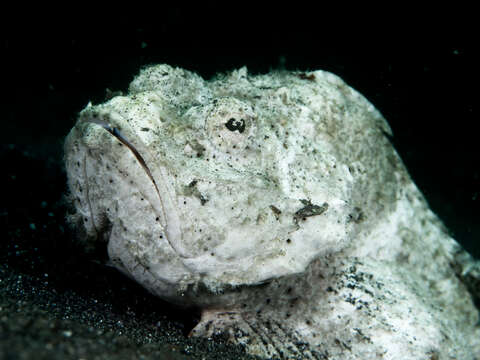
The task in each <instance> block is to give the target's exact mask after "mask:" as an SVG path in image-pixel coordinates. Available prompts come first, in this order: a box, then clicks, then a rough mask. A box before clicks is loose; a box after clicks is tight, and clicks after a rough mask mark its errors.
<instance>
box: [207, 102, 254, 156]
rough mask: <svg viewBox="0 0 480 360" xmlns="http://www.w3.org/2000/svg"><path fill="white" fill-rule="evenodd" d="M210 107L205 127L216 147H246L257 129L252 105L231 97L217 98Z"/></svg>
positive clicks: (223, 148) (224, 148) (225, 149)
mask: <svg viewBox="0 0 480 360" xmlns="http://www.w3.org/2000/svg"><path fill="white" fill-rule="evenodd" d="M208 107H209V109H208V112H207V118H206V122H205V127H206V131H207V133H208V135H209V138H210V141H211V142H212V143H213V144H214V145H215V147H217V148H219V149H221V150H224V151H227V150H229V149H231V148H234V149H243V148H245V147H246V146H247V143H248V141H249V137H250V136H251V135H252V134H253V133H254V130H255V120H256V114H255V112H254V110H253V108H252V106H251V105H249V104H247V103H245V102H242V101H240V100H238V99H235V98H231V97H229V98H221V99H216V100H214V101H213V102H212V103H210V104H209V105H208Z"/></svg>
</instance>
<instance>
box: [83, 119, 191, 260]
mask: <svg viewBox="0 0 480 360" xmlns="http://www.w3.org/2000/svg"><path fill="white" fill-rule="evenodd" d="M84 122H85V123H91V124H95V125H98V126H100V127H102V128H103V129H104V130H105V131H107V132H108V133H109V134H110V135H111V136H113V137H114V138H116V139H117V140H118V141H119V143H121V144H122V145H124V146H125V147H126V148H127V149H128V150H129V151H130V152H131V153H132V155H133V156H134V157H135V159H136V160H137V162H138V163H139V165H140V166H141V168H142V169H143V171H144V172H145V174H146V176H147V177H148V179H149V180H150V181H151V183H152V185H153V187H154V189H155V193H156V195H157V198H158V203H157V204H158V206H154V209H156V212H158V215H159V221H160V224H161V226H162V227H163V228H164V231H165V236H164V238H165V240H166V241H167V242H168V244H169V245H170V247H171V248H172V250H174V251H175V252H176V254H177V255H178V256H179V257H180V258H184V259H186V258H189V257H191V254H189V252H188V251H187V249H186V248H185V247H184V246H183V234H182V231H181V227H180V221H179V219H178V214H177V210H176V208H175V206H174V203H173V199H171V198H170V196H168V194H169V193H171V191H172V189H170V188H168V184H167V181H165V180H162V179H166V178H167V177H168V175H167V170H166V169H163V168H162V167H161V166H157V167H156V168H155V169H152V168H150V167H149V166H148V163H153V162H152V161H153V159H154V158H153V156H152V155H151V154H150V153H149V152H148V150H147V149H146V147H145V146H144V144H142V143H140V144H139V145H134V143H133V141H131V139H129V138H128V136H126V135H125V134H124V133H122V132H121V131H120V129H119V128H118V127H115V126H114V125H112V124H110V123H108V122H107V121H104V120H100V119H98V117H88V118H85V120H84ZM159 169H160V170H159ZM155 172H160V174H158V173H157V174H156V173H155ZM156 178H157V179H160V180H159V181H156V180H155V179H156ZM152 206H153V204H152Z"/></svg>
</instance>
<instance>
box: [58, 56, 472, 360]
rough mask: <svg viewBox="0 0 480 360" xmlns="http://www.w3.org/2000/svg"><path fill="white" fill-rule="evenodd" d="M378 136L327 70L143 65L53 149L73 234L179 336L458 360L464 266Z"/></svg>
mask: <svg viewBox="0 0 480 360" xmlns="http://www.w3.org/2000/svg"><path fill="white" fill-rule="evenodd" d="M389 136H391V132H390V129H389V127H388V125H387V123H386V121H385V120H384V119H383V117H382V116H381V114H380V113H379V112H378V111H377V110H376V109H375V108H374V107H373V106H372V105H371V104H370V103H369V102H368V101H367V100H366V99H364V98H363V97H362V96H361V95H360V94H359V93H357V92H356V91H355V90H353V89H351V88H350V87H348V86H347V85H346V84H345V83H344V82H343V81H342V80H341V79H340V78H338V77H336V76H335V75H333V74H330V73H327V72H323V71H315V72H309V73H295V72H277V73H271V74H267V75H261V76H255V77H250V76H248V74H247V71H246V69H245V68H243V69H240V70H237V71H234V72H232V73H230V74H228V75H226V76H218V77H217V78H215V79H214V80H212V81H210V82H205V81H203V79H201V78H200V77H199V76H197V75H195V74H193V73H190V72H188V71H185V70H182V69H174V68H171V67H169V66H167V65H159V66H154V67H151V68H147V69H145V70H144V71H143V72H142V73H141V74H140V75H139V76H138V77H137V78H136V79H135V80H134V81H133V82H132V84H131V86H130V93H129V94H128V95H127V96H121V97H116V98H113V99H112V100H110V101H109V102H107V103H105V104H103V105H98V106H89V107H87V108H86V109H85V110H84V111H82V113H81V114H80V118H79V121H78V123H77V125H76V126H75V128H74V129H73V130H72V131H71V133H70V135H69V136H68V138H67V141H66V145H65V149H66V164H67V172H68V175H69V188H70V191H71V199H72V202H73V203H74V204H75V207H76V209H77V212H76V213H75V214H74V215H72V217H71V221H72V223H74V224H76V225H77V229H78V230H79V235H80V238H83V239H84V240H85V241H86V242H87V243H89V242H91V241H94V240H100V241H107V242H108V250H109V256H110V258H111V261H112V264H113V265H114V266H116V267H117V268H118V269H120V270H121V271H123V272H124V273H126V274H127V275H129V276H131V277H132V278H134V279H135V280H137V281H138V282H139V283H141V284H142V285H143V286H144V287H146V288H147V289H148V290H150V291H151V292H152V293H154V294H156V295H159V296H161V297H163V298H165V299H167V300H169V301H172V302H175V303H178V304H183V305H187V306H193V305H195V306H198V307H200V308H203V310H204V311H203V314H202V321H201V322H200V324H199V325H197V327H196V328H195V329H194V330H193V331H192V334H194V335H202V336H206V337H208V336H211V335H212V334H215V333H217V332H221V333H228V334H229V336H230V339H231V340H233V341H234V342H236V343H239V344H242V345H244V346H245V347H246V350H247V351H248V352H251V353H253V354H258V355H261V356H265V357H271V356H275V357H288V358H290V357H298V358H330V359H366V358H377V357H383V358H388V359H397V358H402V359H418V358H422V357H428V356H430V357H434V358H435V357H436V358H438V359H443V358H445V359H447V358H449V357H458V358H462V359H469V358H474V356H479V351H480V350H479V346H480V345H479V343H478V338H479V336H480V331H479V329H478V325H477V323H478V313H477V310H476V308H475V306H474V304H473V301H472V297H471V295H470V293H469V291H472V294H473V296H478V287H477V288H476V289H475V287H474V286H472V285H471V284H472V283H475V281H478V280H475V279H476V275H475V274H478V264H476V263H474V262H473V261H472V260H471V259H470V258H469V257H468V255H466V254H465V253H464V252H463V251H462V250H461V249H460V247H459V246H458V245H457V244H456V242H455V241H454V240H453V239H452V238H450V237H449V236H448V235H447V233H446V231H445V230H444V229H443V226H442V224H441V223H440V221H439V220H438V219H437V218H436V216H435V215H434V214H433V213H432V212H431V211H430V210H429V209H428V206H427V204H426V202H425V200H424V199H423V196H422V195H421V193H420V192H419V191H418V189H417V188H416V187H415V185H414V184H413V183H412V181H411V180H410V178H409V176H408V173H407V172H406V170H405V168H404V166H403V164H402V162H401V160H400V159H399V157H398V155H397V154H396V152H395V151H394V149H393V147H392V146H391V144H390V142H389ZM472 278H473V280H472ZM278 319H283V320H281V321H280V322H279V321H278Z"/></svg>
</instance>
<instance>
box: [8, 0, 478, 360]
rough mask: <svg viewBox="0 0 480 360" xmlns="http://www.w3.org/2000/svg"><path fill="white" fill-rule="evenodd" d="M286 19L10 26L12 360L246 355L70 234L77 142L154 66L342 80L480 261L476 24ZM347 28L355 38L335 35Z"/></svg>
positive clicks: (206, 17)
mask: <svg viewBox="0 0 480 360" xmlns="http://www.w3.org/2000/svg"><path fill="white" fill-rule="evenodd" d="M290 10H291V14H288V12H289V11H290ZM467 12H468V11H467ZM282 15H283V17H282V18H280V17H279V14H278V13H276V12H272V11H270V10H267V11H260V12H256V11H254V10H252V11H247V12H245V14H244V15H242V16H239V15H237V16H236V17H232V15H231V13H227V15H226V14H225V13H224V12H219V11H218V10H216V9H213V8H212V7H209V6H207V5H205V6H202V7H198V8H194V9H191V8H190V7H189V8H188V10H187V9H186V7H185V6H183V7H182V6H171V7H169V8H165V9H163V11H162V14H161V18H159V19H158V20H157V21H155V22H140V23H139V24H135V23H133V22H131V21H127V22H121V21H119V22H118V23H116V24H115V25H108V26H107V25H105V24H104V25H105V26H102V25H99V21H98V20H99V19H98V18H95V19H92V18H89V17H88V16H85V17H84V18H83V19H82V20H81V21H80V22H78V23H75V24H73V26H66V24H68V22H69V21H68V20H69V19H68V18H67V19H66V20H65V19H64V20H63V21H62V22H61V23H56V22H53V23H52V22H49V21H45V22H43V20H42V21H39V22H35V23H34V24H29V26H25V25H24V23H22V24H20V25H19V24H16V25H15V26H11V27H9V28H8V30H5V31H4V35H5V36H4V37H3V38H2V40H1V43H0V53H1V55H2V56H1V62H2V64H1V65H2V68H1V71H2V78H1V80H2V85H1V88H2V95H1V108H0V109H1V112H0V124H1V128H0V144H1V145H0V164H1V166H2V171H1V173H0V178H1V182H0V197H1V198H0V199H1V200H0V241H1V243H0V359H3V358H8V359H16V358H31V357H33V356H34V355H35V357H36V358H59V359H60V358H69V357H72V358H73V357H81V356H86V357H87V358H99V359H100V358H102V359H103V358H112V357H113V358H119V359H120V358H122V359H123V358H125V359H127V358H128V359H130V358H132V359H134V358H138V357H139V356H140V355H142V356H144V357H145V358H155V357H157V358H159V357H160V358H161V357H162V356H163V358H172V359H174V358H175V359H176V358H184V357H187V356H190V357H193V358H197V357H198V358H201V357H202V356H208V358H220V359H223V358H238V357H239V356H241V355H239V353H238V351H239V350H238V349H235V348H231V347H229V346H227V345H224V341H223V339H215V340H214V341H202V340H192V339H188V338H187V337H186V335H187V334H188V332H189V330H190V329H191V328H192V326H193V325H194V324H195V322H196V321H198V313H196V312H195V311H183V310H182V311H180V310H178V309H176V308H174V307H172V306H170V305H168V304H165V303H163V302H162V301H160V300H158V299H155V298H153V297H152V296H150V295H149V294H147V293H146V292H145V291H143V290H142V289H141V288H140V287H138V286H136V285H135V284H134V283H132V282H130V281H128V280H126V279H125V278H124V277H123V276H121V275H119V274H117V273H116V272H115V271H114V270H112V269H111V268H108V267H106V266H105V265H103V263H102V262H101V261H99V260H98V256H97V254H83V252H82V251H81V248H80V247H79V246H78V244H76V243H75V242H74V241H72V238H71V234H70V232H69V230H68V228H67V227H66V226H65V222H64V214H65V211H66V208H65V204H64V203H63V200H62V194H63V193H64V191H65V172H64V169H63V165H62V143H63V139H64V137H65V135H66V134H67V133H68V131H69V129H70V128H71V127H72V126H73V125H74V123H75V119H76V116H77V113H78V112H79V111H80V110H81V109H82V108H84V107H85V106H86V105H87V103H88V102H89V101H92V102H93V103H99V102H102V101H103V100H104V99H105V89H106V88H108V89H110V90H112V91H115V90H122V91H125V90H126V89H127V87H128V84H129V82H130V81H131V80H132V79H133V77H134V76H135V74H137V73H138V71H139V69H140V68H141V67H142V66H144V65H147V64H155V63H162V62H165V63H168V64H170V65H174V66H179V67H184V68H186V69H189V70H193V71H197V72H198V73H200V75H202V76H203V77H204V78H206V79H208V78H210V77H211V76H212V75H213V74H215V73H216V72H224V71H229V70H232V69H236V68H239V67H241V66H243V65H246V66H247V67H248V70H249V72H251V73H264V72H268V71H269V70H270V69H277V68H282V67H284V68H286V69H289V70H302V71H306V70H315V69H323V70H328V71H331V72H333V73H335V74H337V75H339V76H340V77H342V78H343V79H344V80H345V81H346V82H347V83H348V84H349V85H351V86H352V87H354V88H355V89H357V90H358V91H359V92H360V93H362V94H363V95H365V96H366V97H367V98H368V99H369V100H370V101H371V102H372V103H373V104H374V105H375V106H376V107H377V108H378V109H379V110H380V111H381V112H382V113H383V115H384V116H385V118H386V119H387V120H388V122H389V124H390V125H391V127H392V129H393V133H394V138H393V143H394V145H395V147H396V149H397V151H398V152H399V154H400V156H401V157H402V159H403V160H404V162H405V164H406V167H407V168H408V170H409V172H410V174H411V176H412V177H413V179H414V181H415V183H416V184H417V185H418V187H419V188H420V189H421V191H422V192H423V194H424V195H425V197H426V198H427V200H428V202H429V204H430V206H431V208H432V209H433V211H434V212H435V213H437V214H438V216H439V217H440V218H441V219H442V220H443V221H444V223H445V224H446V226H447V227H448V229H449V230H450V232H451V234H452V236H453V237H454V238H455V239H457V241H458V242H459V243H461V244H462V245H463V246H464V247H465V248H466V249H467V250H468V251H469V252H470V253H472V254H473V255H475V256H476V257H477V258H480V242H479V240H480V222H479V221H478V220H479V219H480V165H479V161H478V157H479V151H478V141H477V138H478V134H479V133H478V131H477V126H476V125H477V122H478V115H479V114H478V100H477V97H478V90H477V88H476V87H477V86H478V80H479V78H478V70H477V66H478V63H479V61H478V60H479V58H478V56H477V54H476V43H474V42H469V41H468V36H467V35H468V34H469V33H470V32H469V28H468V26H467V27H466V28H463V27H462V28H461V29H460V30H459V28H458V27H456V26H455V25H453V24H452V23H451V22H449V21H438V22H434V23H426V24H424V25H425V27H422V28H421V30H420V29H419V28H413V29H412V27H411V24H412V23H411V20H412V19H411V18H404V19H403V21H402V22H399V23H398V25H397V23H395V25H393V26H390V27H386V26H385V24H388V22H389V19H388V18H384V19H383V22H382V23H378V22H376V23H375V24H374V26H373V29H372V30H370V31H366V32H363V31H362V30H363V25H362V21H360V22H359V25H356V26H352V27H349V28H347V29H346V23H347V21H345V20H344V19H343V20H342V18H339V20H338V22H337V23H336V24H335V26H334V27H325V26H323V27H322V26H321V24H322V17H317V16H314V15H312V14H309V11H308V10H306V9H287V11H286V12H285V13H283V14H282ZM286 15H289V17H286ZM335 16H338V14H337V15H335ZM452 16H454V15H452ZM291 18H294V19H295V21H291ZM283 19H286V20H283ZM100 20H102V19H101V18H100ZM447 20H448V18H447ZM465 21H466V22H467V23H468V19H466V20H465ZM101 22H102V21H100V23H101ZM365 22H368V20H365ZM421 22H422V21H421ZM152 24H153V25H152ZM417 24H418V22H417ZM467 25H468V24H467ZM392 28H393V31H392ZM339 29H343V30H345V29H346V30H347V31H346V35H345V36H342V37H340V38H338V39H337V37H335V36H333V33H336V32H338V31H339ZM407 29H408V30H409V31H407ZM21 30H26V31H21ZM453 30H455V31H453ZM227 35H228V36H227Z"/></svg>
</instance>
